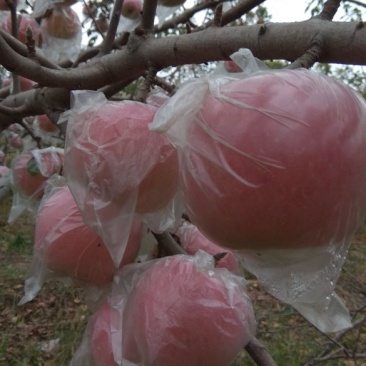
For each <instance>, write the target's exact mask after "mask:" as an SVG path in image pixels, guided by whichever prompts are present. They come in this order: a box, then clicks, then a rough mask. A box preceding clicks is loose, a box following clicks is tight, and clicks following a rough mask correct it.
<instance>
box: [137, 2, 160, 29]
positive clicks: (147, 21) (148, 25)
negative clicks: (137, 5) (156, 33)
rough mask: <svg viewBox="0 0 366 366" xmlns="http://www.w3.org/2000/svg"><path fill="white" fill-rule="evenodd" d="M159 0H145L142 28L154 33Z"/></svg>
mask: <svg viewBox="0 0 366 366" xmlns="http://www.w3.org/2000/svg"><path fill="white" fill-rule="evenodd" d="M157 4H158V0H149V1H144V3H143V8H142V17H141V22H140V28H141V29H143V30H144V31H145V32H146V33H152V31H153V29H154V19H155V14H156V7H157Z"/></svg>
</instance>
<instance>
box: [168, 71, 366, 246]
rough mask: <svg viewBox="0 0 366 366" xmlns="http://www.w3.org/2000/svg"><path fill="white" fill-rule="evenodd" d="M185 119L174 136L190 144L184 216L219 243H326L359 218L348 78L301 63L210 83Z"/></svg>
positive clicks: (354, 102)
mask: <svg viewBox="0 0 366 366" xmlns="http://www.w3.org/2000/svg"><path fill="white" fill-rule="evenodd" d="M194 87H195V88H196V85H194ZM207 90H208V89H207ZM185 92H186V93H187V92H192V93H194V90H193V89H192V90H191V91H189V90H187V89H186V90H185ZM181 98H182V96H180V95H179V93H177V94H175V96H174V97H173V98H172V100H173V102H174V103H177V100H178V99H181ZM187 107H188V106H187ZM191 122H192V123H191V124H189V128H188V130H187V131H179V133H178V134H177V135H176V136H174V138H173V142H174V143H176V144H179V143H180V142H179V134H182V136H186V139H185V141H188V142H189V146H185V145H183V148H184V155H183V156H182V164H181V176H182V179H181V183H182V189H183V192H184V196H185V205H186V209H187V214H188V216H189V217H190V219H191V221H192V222H193V223H194V224H195V225H197V227H198V228H199V230H200V231H202V233H203V234H204V235H205V236H207V237H208V238H210V239H211V240H212V241H214V242H215V243H217V244H219V245H220V246H225V247H228V248H233V249H257V250H263V249H274V248H305V247H309V246H313V247H315V246H324V245H328V244H330V243H332V242H339V241H344V240H345V238H348V237H350V236H352V235H353V233H354V231H355V230H356V229H357V227H358V226H359V225H360V223H362V222H363V220H364V219H365V216H366V189H365V181H366V106H365V101H364V100H363V99H362V98H361V97H360V96H359V95H357V94H356V93H355V92H354V91H353V90H352V89H350V88H349V87H348V86H346V85H343V84H341V83H339V82H337V81H335V80H333V79H331V78H329V77H326V76H323V75H321V74H317V73H313V72H311V71H307V70H296V71H295V70H294V71H291V70H281V71H268V72H262V73H256V74H254V75H252V76H251V77H248V78H245V79H242V80H235V81H231V82H228V83H226V84H221V86H220V87H219V90H217V92H216V94H215V95H214V94H211V93H210V92H209V91H208V92H207V94H206V95H205V96H204V98H203V101H202V104H201V105H199V106H198V112H197V113H196V115H195V119H194V120H192V121H191ZM174 139H176V140H177V141H175V140H174Z"/></svg>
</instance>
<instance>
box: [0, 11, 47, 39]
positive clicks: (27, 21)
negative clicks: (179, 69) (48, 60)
mask: <svg viewBox="0 0 366 366" xmlns="http://www.w3.org/2000/svg"><path fill="white" fill-rule="evenodd" d="M28 27H30V28H32V32H33V39H34V40H35V42H36V45H38V42H39V35H40V34H41V27H40V26H39V24H38V23H37V21H36V20H35V19H34V18H33V17H31V16H30V15H28V14H21V15H18V37H17V38H18V40H19V41H20V42H22V43H26V41H27V35H26V31H27V28H28ZM1 28H2V29H3V30H4V31H6V32H8V33H10V34H11V33H12V31H11V28H12V25H11V14H10V12H8V14H7V16H6V18H5V20H4V21H3V23H2V26H1Z"/></svg>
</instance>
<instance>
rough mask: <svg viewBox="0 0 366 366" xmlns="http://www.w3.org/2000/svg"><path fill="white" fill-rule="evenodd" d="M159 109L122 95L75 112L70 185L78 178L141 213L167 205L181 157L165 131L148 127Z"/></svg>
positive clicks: (69, 141)
mask: <svg viewBox="0 0 366 366" xmlns="http://www.w3.org/2000/svg"><path fill="white" fill-rule="evenodd" d="M156 110H157V109H156V108H155V107H153V106H151V105H147V104H144V103H139V102H131V101H123V102H106V103H105V104H102V105H100V106H98V107H97V108H95V109H93V110H92V109H89V110H86V111H84V112H83V113H79V114H77V113H74V114H73V116H72V117H71V121H72V122H71V123H69V126H68V130H67V134H66V149H65V158H66V160H65V171H66V174H67V179H68V182H70V184H71V190H72V185H73V184H77V185H78V186H80V187H83V189H85V190H88V195H89V193H90V195H91V196H90V197H93V199H98V200H99V199H101V200H102V201H103V202H113V203H115V204H116V205H121V206H123V205H124V206H126V205H128V206H130V207H129V208H128V209H131V210H133V209H134V210H135V211H134V212H136V213H139V214H144V213H150V212H154V211H158V210H160V209H163V208H164V207H166V206H167V205H168V203H169V202H170V201H171V200H172V198H173V197H174V195H175V193H176V191H177V189H178V158H177V154H176V150H175V148H174V146H173V145H171V144H170V143H169V141H168V140H167V138H166V137H165V136H163V135H162V134H157V133H155V132H151V131H150V130H149V129H148V124H149V123H150V122H151V121H152V120H153V118H154V115H155V112H156ZM86 122H87V123H86Z"/></svg>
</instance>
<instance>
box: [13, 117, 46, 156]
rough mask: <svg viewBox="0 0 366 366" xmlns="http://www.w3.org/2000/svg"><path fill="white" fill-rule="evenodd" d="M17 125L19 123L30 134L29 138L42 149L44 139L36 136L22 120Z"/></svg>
mask: <svg viewBox="0 0 366 366" xmlns="http://www.w3.org/2000/svg"><path fill="white" fill-rule="evenodd" d="M17 123H19V124H20V125H21V126H22V127H23V128H24V129H25V130H26V131H27V132H28V134H29V136H30V137H31V138H32V139H33V140H34V141H35V142H36V144H37V148H38V149H42V139H41V138H40V137H39V136H36V135H35V134H34V133H33V131H32V130H31V129H30V128H29V127H28V125H27V124H26V123H24V121H23V120H22V119H20V120H19V121H18V122H17Z"/></svg>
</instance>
